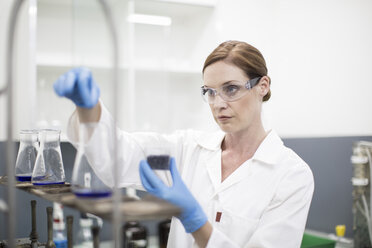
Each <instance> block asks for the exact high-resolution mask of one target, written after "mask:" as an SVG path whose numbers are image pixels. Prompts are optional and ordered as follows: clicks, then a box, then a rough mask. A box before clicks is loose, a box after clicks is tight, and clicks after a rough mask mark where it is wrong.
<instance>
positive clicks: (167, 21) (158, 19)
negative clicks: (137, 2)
mask: <svg viewBox="0 0 372 248" xmlns="http://www.w3.org/2000/svg"><path fill="white" fill-rule="evenodd" d="M128 21H129V22H132V23H141V24H150V25H159V26H170V25H171V24H172V19H171V18H170V17H168V16H155V15H143V14H131V15H129V17H128Z"/></svg>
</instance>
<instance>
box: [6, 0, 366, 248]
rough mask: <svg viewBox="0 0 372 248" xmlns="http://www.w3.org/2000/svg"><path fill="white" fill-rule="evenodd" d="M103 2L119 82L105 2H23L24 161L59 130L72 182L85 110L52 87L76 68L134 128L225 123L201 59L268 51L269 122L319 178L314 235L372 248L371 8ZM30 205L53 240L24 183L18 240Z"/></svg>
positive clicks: (152, 232)
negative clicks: (218, 50) (49, 132)
mask: <svg viewBox="0 0 372 248" xmlns="http://www.w3.org/2000/svg"><path fill="white" fill-rule="evenodd" d="M14 2H15V0H2V1H0V55H1V56H0V89H3V88H4V87H5V86H6V83H7V82H6V68H7V54H8V48H7V42H8V27H9V18H10V13H11V6H12V4H13V3H14ZM107 2H108V3H109V6H110V7H111V10H112V13H111V14H112V17H113V19H114V21H115V23H116V27H117V31H118V32H117V34H118V41H119V43H118V44H119V50H118V55H119V73H118V75H119V78H118V86H117V88H115V87H114V85H113V83H112V82H113V69H112V68H113V59H112V58H113V45H112V41H111V36H110V31H109V28H108V25H107V22H106V20H105V16H104V12H103V10H102V7H101V5H100V3H99V1H94V0H29V1H24V3H23V6H22V7H21V9H20V12H19V16H18V24H17V27H16V33H15V39H14V43H13V46H14V54H13V58H14V65H13V75H14V80H13V81H14V83H13V94H12V95H13V96H12V101H13V113H12V119H13V120H12V132H13V134H12V136H13V138H14V139H13V142H14V147H15V156H16V155H17V152H18V149H19V137H20V131H21V130H23V129H43V128H54V129H60V130H61V136H60V148H61V155H62V159H63V166H64V171H65V177H66V182H71V177H72V170H73V165H74V160H75V156H76V149H75V148H74V147H73V146H72V145H71V144H70V143H69V142H68V141H67V138H66V127H67V121H68V118H69V116H70V115H71V114H72V112H73V111H74V108H75V106H74V105H73V103H71V102H70V101H68V100H66V99H64V98H59V97H58V96H57V95H56V94H55V92H54V90H53V83H54V82H55V80H56V79H57V78H58V77H59V75H61V74H62V73H64V72H66V71H67V70H69V69H70V68H72V67H76V66H85V67H88V68H90V69H91V70H92V72H93V75H94V78H95V79H96V82H97V83H98V85H99V86H100V88H101V99H102V100H103V102H104V104H105V106H106V107H107V108H108V109H109V110H110V112H113V111H117V121H118V124H119V126H120V128H122V129H124V130H127V131H156V132H162V133H172V132H173V131H175V130H178V129H199V130H213V129H218V126H217V125H216V124H215V123H214V120H213V117H212V115H211V113H210V110H209V106H208V104H206V103H204V102H203V100H202V98H201V96H200V87H201V85H202V84H203V81H202V72H201V70H202V67H203V63H204V60H205V58H206V56H208V54H209V53H210V52H211V51H212V50H213V49H214V48H215V47H216V46H217V45H218V44H220V43H221V42H223V41H226V40H240V41H245V42H247V43H249V44H252V45H253V46H255V47H256V48H258V49H259V50H260V51H261V52H262V54H263V56H264V58H265V60H266V63H267V67H268V70H269V72H268V75H269V76H270V77H271V80H272V81H271V82H272V83H271V91H272V96H271V99H270V101H268V102H267V103H264V109H263V116H262V118H263V122H264V126H265V128H266V129H267V130H270V129H275V130H276V131H277V132H278V134H279V135H280V137H281V138H282V139H283V140H284V144H285V145H286V146H288V147H290V148H292V149H293V150H294V151H295V152H296V153H298V154H299V156H300V157H301V158H303V159H304V160H305V161H306V162H307V164H308V165H309V166H310V168H311V169H312V171H313V174H314V181H315V191H314V196H313V200H312V204H311V207H310V212H309V216H308V220H307V224H306V232H307V233H309V234H311V235H313V236H316V237H321V238H324V239H327V240H333V241H337V244H336V247H337V246H338V247H372V245H371V243H370V241H369V233H372V222H371V220H370V214H372V211H369V210H368V209H371V210H372V208H371V205H370V202H369V201H370V195H369V194H370V183H369V180H370V179H371V177H370V175H369V173H370V168H369V166H370V163H371V161H370V158H371V157H370V153H371V151H372V146H371V144H372V143H369V142H372V114H371V106H372V97H371V93H372V80H371V75H370V74H371V68H372V1H370V0H328V1H321V0H312V1H309V0H264V1H262V0H230V1H227V0H200V1H197V0H109V1H107ZM115 95H116V96H117V97H116V98H115V97H114V96H115ZM7 97H9V96H7V95H6V93H3V94H1V95H0V176H4V175H6V160H5V157H6V153H7V150H6V142H7V137H8V136H7V121H8V120H7ZM115 99H117V102H116V103H115ZM115 104H116V106H117V110H115ZM362 141H363V142H362ZM368 156H369V159H368ZM6 192H7V186H6V185H0V198H1V199H2V200H4V201H5V202H6V196H7V193H6ZM125 194H126V192H125V191H123V195H125ZM137 194H138V195H139V196H141V197H142V196H144V195H145V193H143V192H137ZM361 195H364V196H365V197H364V199H366V206H365V205H364V204H363V199H362V197H361ZM31 200H36V201H37V205H36V216H37V231H38V239H39V240H40V242H46V240H47V214H46V211H45V208H46V207H48V206H53V202H51V201H47V200H45V199H43V198H42V197H38V196H35V195H33V194H30V193H28V192H25V191H23V190H19V189H17V190H16V210H15V213H16V216H15V221H16V227H17V228H16V231H15V237H17V238H27V237H28V236H29V235H30V232H31V205H30V201H31ZM63 214H64V218H65V217H66V216H68V215H72V216H73V217H74V223H73V227H74V230H76V232H77V230H78V229H79V228H80V226H79V219H80V218H81V215H80V212H79V211H78V210H76V209H73V208H69V207H64V208H63ZM6 215H7V214H6V212H3V211H1V212H0V240H4V239H7V225H6ZM367 219H368V220H367ZM161 221H164V219H152V220H143V221H140V225H141V226H143V227H145V228H146V229H147V237H148V239H149V240H151V242H150V245H149V246H148V247H160V246H158V243H157V241H156V240H157V239H158V225H159V223H160V222H161ZM368 224H369V225H368ZM336 226H344V228H345V233H344V234H340V233H338V234H339V236H337V233H336ZM368 226H370V227H369V228H368ZM370 229H371V230H370ZM111 230H112V223H111V222H110V221H107V220H104V222H103V226H102V228H101V230H100V233H99V238H100V240H101V242H102V243H104V242H110V240H111V239H112V232H111ZM341 233H342V232H341ZM154 240H155V241H154ZM353 242H354V244H363V245H364V246H353ZM309 247H310V246H309ZM311 247H316V246H311ZM327 247H329V246H327Z"/></svg>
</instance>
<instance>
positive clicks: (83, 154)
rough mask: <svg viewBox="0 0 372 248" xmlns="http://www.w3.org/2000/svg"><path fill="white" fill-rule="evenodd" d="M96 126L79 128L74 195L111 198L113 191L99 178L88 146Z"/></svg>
mask: <svg viewBox="0 0 372 248" xmlns="http://www.w3.org/2000/svg"><path fill="white" fill-rule="evenodd" d="M95 126H96V124H95V123H82V124H80V126H79V143H78V147H77V153H76V158H75V163H74V169H73V171H72V180H71V184H72V191H73V192H74V194H75V195H76V196H77V197H81V198H102V197H109V196H111V194H112V189H111V188H110V187H109V186H107V185H106V184H105V183H104V182H103V181H102V180H101V179H100V178H99V177H98V176H97V173H96V171H95V169H94V167H93V166H92V163H91V162H92V161H93V159H94V158H93V156H94V154H92V153H90V154H88V149H87V144H88V141H89V139H90V137H91V136H92V134H93V132H94V130H95ZM95 135H100V134H95ZM101 135H102V134H101Z"/></svg>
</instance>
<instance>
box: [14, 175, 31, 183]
mask: <svg viewBox="0 0 372 248" xmlns="http://www.w3.org/2000/svg"><path fill="white" fill-rule="evenodd" d="M16 179H17V181H19V182H31V176H16Z"/></svg>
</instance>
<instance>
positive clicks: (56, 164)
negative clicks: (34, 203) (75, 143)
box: [31, 129, 65, 185]
mask: <svg viewBox="0 0 372 248" xmlns="http://www.w3.org/2000/svg"><path fill="white" fill-rule="evenodd" d="M60 133H61V131H60V130H55V129H42V130H40V131H39V141H40V147H39V151H38V153H37V157H36V162H35V168H34V170H33V173H32V178H31V180H32V183H33V184H34V185H49V184H64V183H65V171H64V168H63V162H62V154H61V148H60Z"/></svg>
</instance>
